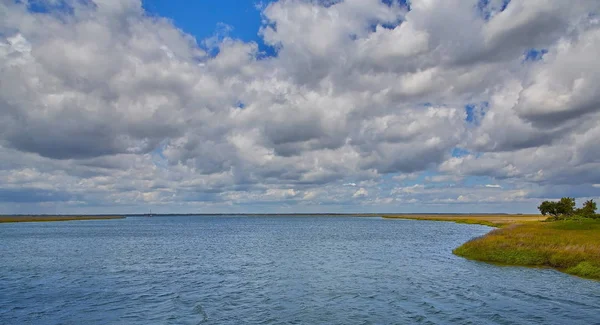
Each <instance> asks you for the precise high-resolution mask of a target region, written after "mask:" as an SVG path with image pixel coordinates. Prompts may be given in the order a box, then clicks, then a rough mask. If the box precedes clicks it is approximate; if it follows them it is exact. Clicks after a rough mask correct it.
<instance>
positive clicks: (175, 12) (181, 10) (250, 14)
mask: <svg viewBox="0 0 600 325" xmlns="http://www.w3.org/2000/svg"><path fill="white" fill-rule="evenodd" d="M268 3H269V1H262V2H260V1H248V0H237V1H236V0H221V1H184V0H172V1H163V0H146V1H143V6H144V9H145V10H146V12H147V13H148V14H150V15H155V16H159V17H166V18H169V19H172V20H173V23H174V24H175V26H177V27H178V28H180V29H182V30H183V31H185V32H186V33H189V34H191V35H193V36H194V37H195V38H196V39H197V40H198V41H199V42H201V41H202V40H204V39H206V38H209V37H211V36H213V35H215V34H218V33H223V31H224V30H226V31H227V33H226V35H223V36H228V37H231V38H235V39H240V40H243V41H246V42H256V43H257V44H259V45H260V47H261V50H263V51H267V50H268V47H266V46H265V45H264V43H263V42H262V38H261V37H260V36H259V30H260V27H261V25H262V18H261V9H260V8H262V7H264V6H266V5H267V4H268ZM224 26H228V27H230V29H228V28H224Z"/></svg>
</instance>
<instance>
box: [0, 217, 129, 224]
mask: <svg viewBox="0 0 600 325" xmlns="http://www.w3.org/2000/svg"><path fill="white" fill-rule="evenodd" d="M111 219H125V217H124V216H49V215H44V216H42V215H40V216H0V223H16V222H54V221H77V220H111Z"/></svg>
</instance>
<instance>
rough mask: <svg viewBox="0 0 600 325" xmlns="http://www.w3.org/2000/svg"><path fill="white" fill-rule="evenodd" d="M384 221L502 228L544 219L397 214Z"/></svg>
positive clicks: (517, 215) (506, 216)
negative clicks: (448, 223) (412, 221)
mask: <svg viewBox="0 0 600 325" xmlns="http://www.w3.org/2000/svg"><path fill="white" fill-rule="evenodd" d="M383 218H386V219H411V220H432V221H452V222H456V223H466V224H476V225H485V226H491V227H504V226H507V225H510V224H514V223H522V222H531V221H541V220H544V219H546V217H543V216H541V215H522V214H443V215H442V214H439V215H413V214H406V215H402V214H397V215H384V216H383Z"/></svg>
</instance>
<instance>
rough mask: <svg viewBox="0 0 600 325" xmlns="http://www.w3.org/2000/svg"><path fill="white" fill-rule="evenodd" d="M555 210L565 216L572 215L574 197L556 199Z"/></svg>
mask: <svg viewBox="0 0 600 325" xmlns="http://www.w3.org/2000/svg"><path fill="white" fill-rule="evenodd" d="M556 210H557V211H556V212H558V214H562V215H565V216H572V215H573V213H574V212H575V199H574V198H572V197H563V198H562V199H560V201H558V203H557V206H556Z"/></svg>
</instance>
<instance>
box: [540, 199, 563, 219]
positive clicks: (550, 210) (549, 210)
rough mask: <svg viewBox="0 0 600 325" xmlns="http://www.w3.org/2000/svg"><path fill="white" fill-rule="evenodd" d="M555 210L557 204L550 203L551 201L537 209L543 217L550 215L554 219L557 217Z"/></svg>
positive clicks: (556, 210) (543, 203)
mask: <svg viewBox="0 0 600 325" xmlns="http://www.w3.org/2000/svg"><path fill="white" fill-rule="evenodd" d="M557 208H558V202H552V201H544V202H542V204H540V206H539V207H538V209H539V210H540V212H541V213H542V215H543V216H545V215H551V216H553V217H556V216H557V215H558V209H557Z"/></svg>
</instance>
